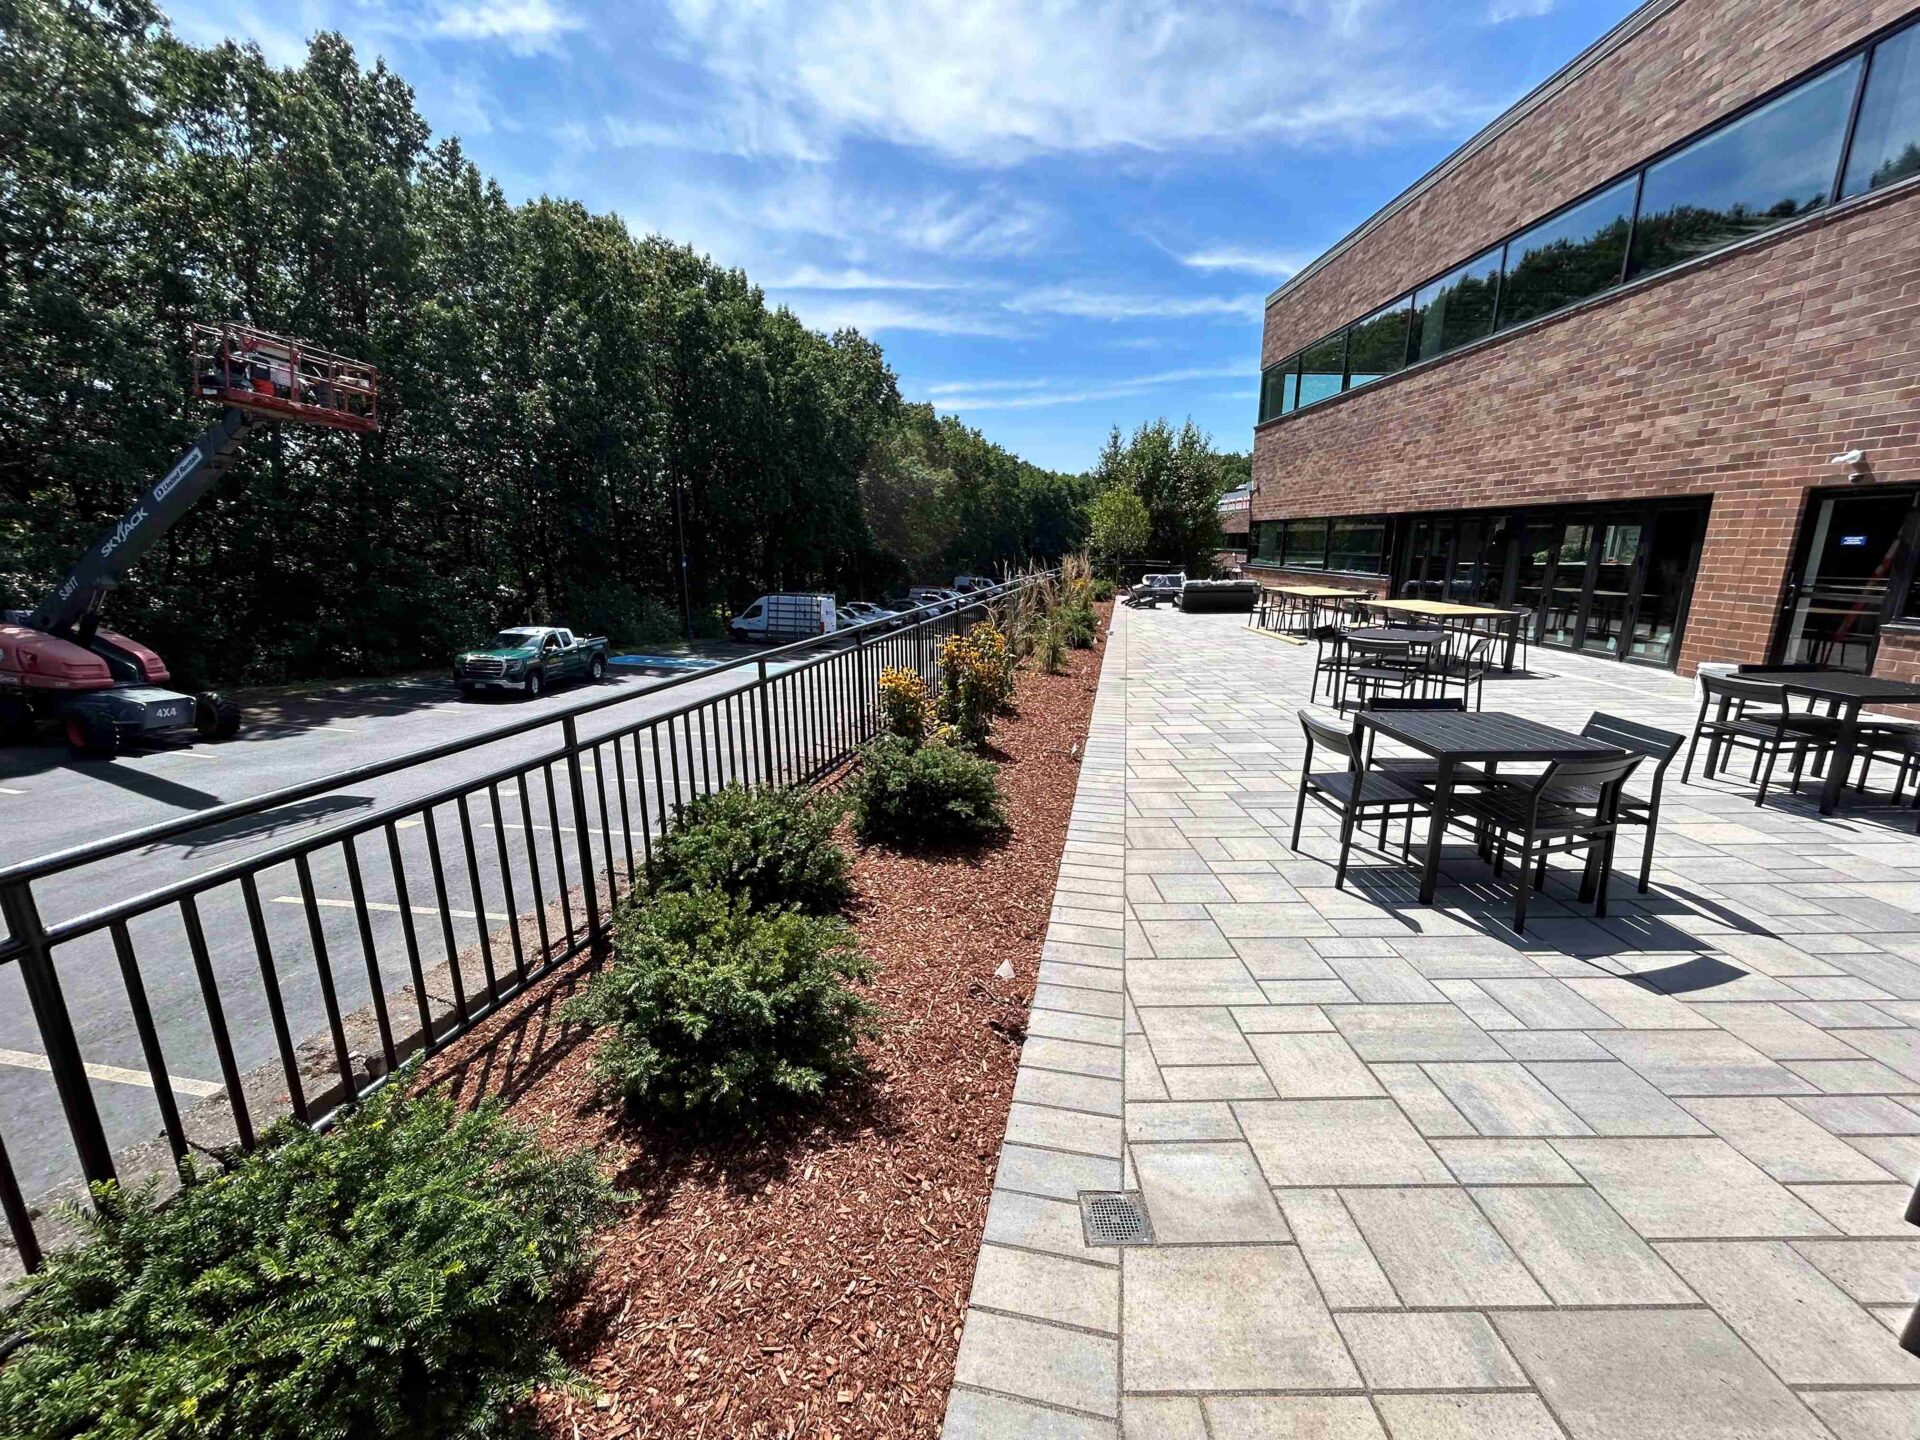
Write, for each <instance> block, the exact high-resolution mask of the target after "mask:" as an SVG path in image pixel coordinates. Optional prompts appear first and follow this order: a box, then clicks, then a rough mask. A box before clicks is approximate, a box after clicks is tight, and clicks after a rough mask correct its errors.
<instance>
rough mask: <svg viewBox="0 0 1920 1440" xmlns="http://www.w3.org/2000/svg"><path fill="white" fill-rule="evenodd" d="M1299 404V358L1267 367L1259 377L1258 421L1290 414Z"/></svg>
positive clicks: (1295, 357)
mask: <svg viewBox="0 0 1920 1440" xmlns="http://www.w3.org/2000/svg"><path fill="white" fill-rule="evenodd" d="M1299 403H1300V357H1299V356H1298V355H1292V356H1289V357H1288V358H1287V359H1285V360H1282V361H1281V362H1280V363H1279V364H1278V365H1269V366H1268V367H1267V368H1266V369H1265V370H1264V371H1262V372H1261V375H1260V419H1261V420H1262V421H1267V420H1272V419H1274V418H1275V417H1276V416H1280V415H1287V414H1291V413H1292V411H1293V410H1294V408H1295V407H1296V406H1297V405H1299Z"/></svg>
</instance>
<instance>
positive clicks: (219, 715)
mask: <svg viewBox="0 0 1920 1440" xmlns="http://www.w3.org/2000/svg"><path fill="white" fill-rule="evenodd" d="M193 728H194V729H195V730H197V731H198V732H199V733H200V738H201V739H202V740H231V739H232V738H233V737H234V736H235V735H238V734H239V733H240V707H239V706H238V705H236V704H235V703H234V702H233V701H231V700H226V699H222V698H221V696H220V695H219V694H218V693H217V692H216V691H212V690H202V691H201V692H200V693H199V694H198V695H196V696H194V697H193Z"/></svg>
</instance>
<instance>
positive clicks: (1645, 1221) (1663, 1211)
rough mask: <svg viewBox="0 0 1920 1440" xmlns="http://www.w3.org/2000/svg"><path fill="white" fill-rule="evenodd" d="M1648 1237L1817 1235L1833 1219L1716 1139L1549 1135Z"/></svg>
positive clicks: (1826, 1229) (1828, 1231)
mask: <svg viewBox="0 0 1920 1440" xmlns="http://www.w3.org/2000/svg"><path fill="white" fill-rule="evenodd" d="M1553 1144H1554V1148H1555V1149H1556V1150H1558V1151H1559V1152H1560V1153H1561V1155H1563V1156H1564V1157H1565V1158H1566V1159H1567V1161H1568V1162H1569V1163H1570V1164H1571V1165H1572V1166H1573V1168H1574V1169H1576V1170H1578V1171H1579V1172H1580V1173H1581V1175H1582V1176H1584V1177H1585V1179H1586V1181H1587V1183H1588V1184H1590V1185H1592V1186H1593V1188H1594V1189H1596V1190H1598V1191H1599V1192H1600V1194H1601V1195H1602V1197H1603V1198H1605V1200H1606V1201H1607V1203H1608V1204H1609V1205H1611V1206H1612V1207H1613V1208H1614V1209H1615V1210H1616V1211H1618V1212H1619V1214H1620V1217H1621V1218H1622V1219H1624V1220H1625V1221H1626V1222H1627V1223H1628V1224H1629V1225H1631V1226H1632V1227H1633V1228H1634V1229H1635V1230H1637V1231H1639V1232H1640V1234H1641V1235H1643V1236H1645V1237H1646V1238H1648V1239H1691V1238H1713V1237H1716V1236H1726V1237H1737V1238H1743V1239H1745V1238H1753V1237H1758V1236H1783V1237H1785V1236H1796V1235H1823V1234H1831V1233H1833V1227H1832V1226H1831V1225H1829V1224H1828V1223H1827V1222H1826V1221H1825V1220H1822V1219H1821V1218H1820V1217H1819V1215H1818V1214H1816V1213H1815V1212H1814V1211H1813V1210H1811V1209H1809V1208H1808V1207H1807V1206H1806V1205H1804V1204H1802V1203H1801V1202H1800V1201H1799V1200H1796V1199H1795V1198H1794V1196H1793V1194H1792V1193H1791V1192H1790V1191H1788V1190H1787V1189H1786V1188H1785V1187H1783V1186H1781V1185H1780V1184H1778V1183H1777V1182H1775V1181H1774V1180H1772V1179H1771V1178H1769V1177H1768V1175H1767V1174H1766V1172H1765V1171H1763V1170H1761V1169H1760V1167H1759V1166H1757V1165H1755V1164H1754V1163H1753V1162H1752V1161H1751V1160H1748V1159H1747V1158H1746V1157H1745V1156H1743V1155H1741V1154H1740V1153H1739V1152H1738V1151H1736V1150H1735V1149H1733V1147H1732V1146H1730V1145H1728V1144H1727V1143H1726V1142H1725V1141H1724V1140H1717V1139H1706V1140H1684V1139H1673V1140H1604V1139H1593V1140H1582V1139H1571V1140H1555V1141H1554V1142H1553Z"/></svg>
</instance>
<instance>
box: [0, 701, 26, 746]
mask: <svg viewBox="0 0 1920 1440" xmlns="http://www.w3.org/2000/svg"><path fill="white" fill-rule="evenodd" d="M32 738H33V708H32V707H31V706H30V705H28V704H27V702H26V701H24V700H13V699H7V700H0V745H24V744H26V743H27V742H28V741H29V740H31V739H32Z"/></svg>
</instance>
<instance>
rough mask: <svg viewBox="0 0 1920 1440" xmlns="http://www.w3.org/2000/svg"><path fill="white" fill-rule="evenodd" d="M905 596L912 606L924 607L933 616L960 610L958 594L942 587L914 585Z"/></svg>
mask: <svg viewBox="0 0 1920 1440" xmlns="http://www.w3.org/2000/svg"><path fill="white" fill-rule="evenodd" d="M907 594H908V596H909V597H910V598H911V599H912V600H913V603H914V604H916V605H924V606H926V607H927V609H928V611H929V613H931V614H934V615H939V614H942V613H944V612H945V611H948V610H958V609H959V608H960V596H959V594H958V593H957V592H955V591H952V590H949V589H947V588H946V586H944V585H916V586H914V587H913V588H912V589H911V590H909V591H907Z"/></svg>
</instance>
